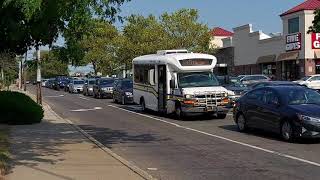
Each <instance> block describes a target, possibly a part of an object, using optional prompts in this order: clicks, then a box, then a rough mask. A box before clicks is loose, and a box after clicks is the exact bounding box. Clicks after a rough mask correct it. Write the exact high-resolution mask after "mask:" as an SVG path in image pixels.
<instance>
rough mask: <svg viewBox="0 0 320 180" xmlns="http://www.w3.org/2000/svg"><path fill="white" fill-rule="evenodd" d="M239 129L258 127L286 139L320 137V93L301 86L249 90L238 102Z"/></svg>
mask: <svg viewBox="0 0 320 180" xmlns="http://www.w3.org/2000/svg"><path fill="white" fill-rule="evenodd" d="M233 115H234V116H233V117H234V121H235V123H236V124H237V126H238V129H239V131H245V130H247V129H248V128H259V129H263V130H267V131H271V132H275V133H279V134H281V136H282V138H283V139H284V140H286V141H293V140H295V139H296V138H297V137H311V138H318V137H320V93H318V92H317V91H315V90H312V89H309V88H305V87H302V86H269V87H263V88H258V89H255V90H252V91H250V92H248V93H246V94H245V95H244V96H242V97H241V98H240V99H239V100H238V101H237V102H236V104H235V106H234V111H233Z"/></svg>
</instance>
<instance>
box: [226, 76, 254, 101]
mask: <svg viewBox="0 0 320 180" xmlns="http://www.w3.org/2000/svg"><path fill="white" fill-rule="evenodd" d="M223 86H224V87H225V88H226V89H227V90H229V91H232V92H234V94H235V96H234V97H235V99H237V98H239V97H240V96H241V95H243V94H244V93H245V92H247V91H248V90H249V88H248V86H247V85H246V84H243V83H241V82H240V81H231V80H230V81H229V83H228V84H225V85H223Z"/></svg>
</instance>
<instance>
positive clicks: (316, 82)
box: [294, 74, 320, 90]
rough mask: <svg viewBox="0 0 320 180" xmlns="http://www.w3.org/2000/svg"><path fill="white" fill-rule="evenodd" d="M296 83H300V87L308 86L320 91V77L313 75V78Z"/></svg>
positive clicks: (306, 78) (308, 77)
mask: <svg viewBox="0 0 320 180" xmlns="http://www.w3.org/2000/svg"><path fill="white" fill-rule="evenodd" d="M294 82H295V83H298V84H300V85H303V86H306V87H308V88H311V89H317V90H320V75H319V74H318V75H312V76H306V77H304V78H302V79H300V80H298V81H294Z"/></svg>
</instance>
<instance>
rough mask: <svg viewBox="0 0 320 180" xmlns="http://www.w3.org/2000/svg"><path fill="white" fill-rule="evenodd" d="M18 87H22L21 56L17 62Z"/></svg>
mask: <svg viewBox="0 0 320 180" xmlns="http://www.w3.org/2000/svg"><path fill="white" fill-rule="evenodd" d="M18 86H19V89H22V58H20V62H19V85H18Z"/></svg>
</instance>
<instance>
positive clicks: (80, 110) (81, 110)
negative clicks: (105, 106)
mask: <svg viewBox="0 0 320 180" xmlns="http://www.w3.org/2000/svg"><path fill="white" fill-rule="evenodd" d="M101 109H102V107H94V108H93V109H75V110H70V111H71V112H87V111H95V110H101Z"/></svg>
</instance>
